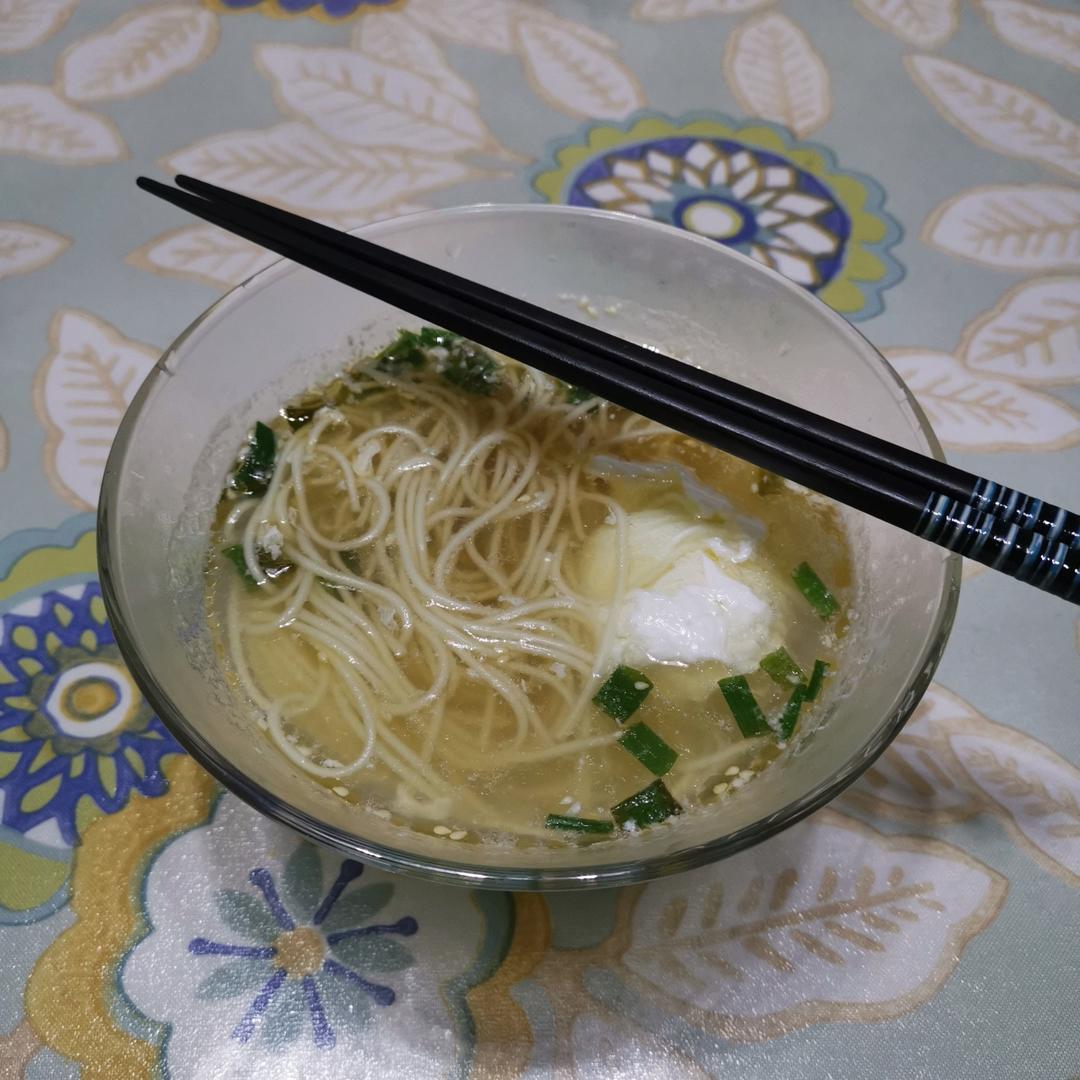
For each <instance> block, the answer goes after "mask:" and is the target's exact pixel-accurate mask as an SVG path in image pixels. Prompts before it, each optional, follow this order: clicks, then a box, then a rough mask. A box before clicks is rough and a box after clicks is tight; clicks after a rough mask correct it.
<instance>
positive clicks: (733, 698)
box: [718, 675, 772, 739]
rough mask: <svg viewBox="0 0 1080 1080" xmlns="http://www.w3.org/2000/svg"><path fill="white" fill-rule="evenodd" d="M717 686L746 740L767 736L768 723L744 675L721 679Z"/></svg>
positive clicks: (768, 730) (769, 729)
mask: <svg viewBox="0 0 1080 1080" xmlns="http://www.w3.org/2000/svg"><path fill="white" fill-rule="evenodd" d="M718 685H719V687H720V692H721V693H722V694H723V695H724V700H725V701H726V702H727V704H728V708H729V709H730V710H731V715H732V716H734V717H735V723H736V724H738V725H739V730H740V731H741V732H742V733H743V735H744V736H745V737H746V738H748V739H752V738H754V737H755V736H757V735H768V734H769V732H770V731H771V730H772V729H771V728H770V727H769V721H768V720H766V719H765V714H764V713H763V712H762V711H761V706H760V705H758V703H757V698H755V697H754V691H753V690H751V689H750V684H749V683H748V682H747V681H746V676H745V675H732V676H731V677H730V678H727V679H721V680H720V682H719V683H718Z"/></svg>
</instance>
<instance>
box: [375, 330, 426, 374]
mask: <svg viewBox="0 0 1080 1080" xmlns="http://www.w3.org/2000/svg"><path fill="white" fill-rule="evenodd" d="M426 363H427V355H426V353H425V352H424V347H423V342H422V340H421V337H420V335H419V334H415V333H413V331H412V330H401V331H399V332H398V336H397V337H396V338H395V339H394V340H393V341H392V342H390V344H389V345H387V346H386V348H385V349H383V350H382V352H380V353H378V354H377V355H376V357H375V368H376V370H378V371H385V372H386V374H387V375H400V374H401V373H402V372H403V371H405V370H406V369H407V368H413V369H419V368H422V367H423V366H424V365H425V364H426Z"/></svg>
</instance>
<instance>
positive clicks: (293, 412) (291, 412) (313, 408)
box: [281, 397, 325, 431]
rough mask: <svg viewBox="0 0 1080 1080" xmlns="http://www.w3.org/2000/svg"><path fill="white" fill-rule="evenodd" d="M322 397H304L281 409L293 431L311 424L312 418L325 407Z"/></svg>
mask: <svg viewBox="0 0 1080 1080" xmlns="http://www.w3.org/2000/svg"><path fill="white" fill-rule="evenodd" d="M324 404H325V402H324V401H323V399H322V398H321V397H318V398H316V397H303V398H300V399H299V400H297V401H290V402H289V403H288V404H286V405H283V406H282V407H281V415H282V417H283V418H284V420H285V422H286V423H287V424H288V425H289V427H290V428H292V430H293V431H296V430H298V429H299V428H302V427H303V426H304V425H305V424H307V423H310V422H311V418H312V417H313V416H314V415H315V414H316V413H317V412H318V411H319V410H320V409H321V408H322V407H323V405H324Z"/></svg>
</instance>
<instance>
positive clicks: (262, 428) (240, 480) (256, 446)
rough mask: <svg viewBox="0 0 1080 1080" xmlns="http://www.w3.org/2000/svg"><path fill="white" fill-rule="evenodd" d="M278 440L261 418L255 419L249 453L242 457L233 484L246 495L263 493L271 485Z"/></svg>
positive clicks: (249, 440) (249, 442) (249, 441)
mask: <svg viewBox="0 0 1080 1080" xmlns="http://www.w3.org/2000/svg"><path fill="white" fill-rule="evenodd" d="M276 449H277V440H276V439H275V437H274V433H273V431H271V430H270V428H268V427H267V426H266V425H265V424H264V423H263V422H262V421H261V420H256V421H255V428H254V430H253V431H252V433H251V436H250V438H249V439H248V448H247V453H245V454H244V456H243V457H242V458H241V459H240V464H239V465H237V467H236V471H235V472H234V473H233V477H232V486H233V488H234V489H235V490H236V491H240V492H243V493H244V494H245V495H261V494H262V493H263V492H264V491H266V489H267V487H268V486H269V485H270V477H271V476H273V475H274V454H275V451H276Z"/></svg>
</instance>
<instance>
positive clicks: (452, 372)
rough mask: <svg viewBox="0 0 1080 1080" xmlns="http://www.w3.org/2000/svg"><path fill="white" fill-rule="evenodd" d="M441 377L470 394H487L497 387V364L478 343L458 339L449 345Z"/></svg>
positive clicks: (493, 391)
mask: <svg viewBox="0 0 1080 1080" xmlns="http://www.w3.org/2000/svg"><path fill="white" fill-rule="evenodd" d="M442 377H443V378H444V379H446V381H447V382H452V383H453V384H454V385H455V386H460V387H461V389H462V390H465V391H467V392H468V393H470V394H482V395H484V396H488V395H490V394H493V393H495V391H496V390H497V389H498V387H499V365H498V363H497V362H496V361H495V360H494V359H493V358H492V357H491V356H490V355H488V353H487V352H486V351H485V350H484V349H481V348H480V346H479V345H474V344H473V343H472V342H471V341H464V340H458V341H455V342H453V344H452V345H451V346H450V355H449V356H448V357H447V358H446V364H445V366H444V367H443V368H442Z"/></svg>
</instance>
